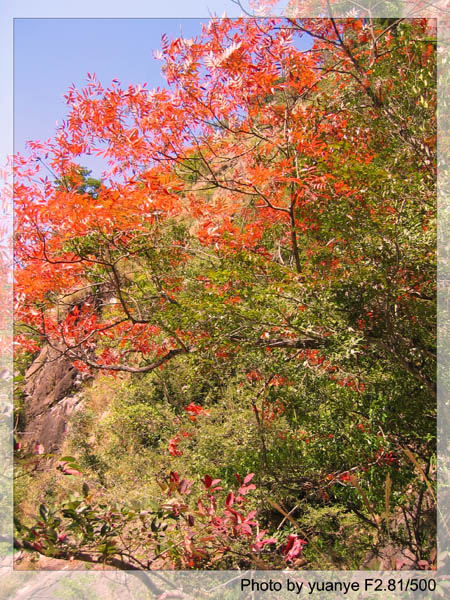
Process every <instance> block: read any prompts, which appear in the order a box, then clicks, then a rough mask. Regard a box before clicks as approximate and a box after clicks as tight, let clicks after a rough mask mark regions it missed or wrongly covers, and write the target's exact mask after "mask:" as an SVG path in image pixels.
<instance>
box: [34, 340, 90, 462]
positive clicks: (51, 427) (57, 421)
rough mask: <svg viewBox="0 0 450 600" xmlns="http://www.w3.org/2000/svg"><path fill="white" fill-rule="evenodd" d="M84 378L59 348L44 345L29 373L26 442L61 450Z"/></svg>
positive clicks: (80, 397)
mask: <svg viewBox="0 0 450 600" xmlns="http://www.w3.org/2000/svg"><path fill="white" fill-rule="evenodd" d="M82 381H83V377H82V376H81V374H80V373H79V371H78V370H77V369H76V368H75V367H74V366H73V365H72V363H71V362H70V360H69V359H67V358H66V357H65V356H62V355H61V353H60V352H58V350H56V349H54V348H51V347H50V346H47V345H46V346H44V347H43V349H42V350H41V352H40V353H39V356H38V357H37V358H36V359H35V360H34V362H33V364H32V365H31V367H30V368H29V369H28V371H27V372H26V373H25V385H24V392H25V421H26V427H25V431H24V432H22V440H23V443H24V444H25V445H26V446H28V447H30V446H32V445H34V444H36V443H39V444H42V446H43V447H44V452H45V453H50V452H55V451H57V450H58V449H59V448H60V447H61V445H62V442H63V441H64V438H65V435H66V432H67V422H68V419H69V417H70V415H71V414H72V413H73V412H74V411H75V410H76V409H77V407H78V405H79V404H80V402H81V400H82V395H81V393H80V392H77V389H78V388H79V387H80V385H81V383H82Z"/></svg>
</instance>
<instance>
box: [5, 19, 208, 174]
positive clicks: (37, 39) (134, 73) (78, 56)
mask: <svg viewBox="0 0 450 600" xmlns="http://www.w3.org/2000/svg"><path fill="white" fill-rule="evenodd" d="M201 22H202V21H201V20H200V19H178V18H172V19H145V18H144V19H108V18H105V19H16V20H15V22H14V150H15V151H16V152H17V151H18V152H23V151H24V149H25V144H26V142H27V141H28V140H46V139H48V138H49V137H52V136H53V134H54V132H55V128H56V124H57V122H59V123H61V121H62V119H63V118H65V116H66V115H67V110H68V106H67V105H66V104H65V100H64V98H63V95H64V94H65V93H66V92H67V89H68V87H69V86H70V85H71V84H72V83H73V84H75V86H76V87H77V88H81V87H83V86H84V85H85V83H86V75H87V73H88V72H89V73H95V74H96V75H97V78H98V80H99V81H100V82H101V83H102V84H103V85H104V86H105V87H107V86H109V85H110V84H111V80H112V79H114V78H117V79H118V80H119V81H120V82H121V84H122V85H123V86H124V87H126V86H128V84H130V83H131V84H143V83H147V84H148V88H149V89H152V88H154V87H157V86H164V85H165V80H164V78H163V77H162V76H161V66H162V63H161V61H159V60H155V58H154V57H153V52H154V51H155V50H157V49H159V48H160V41H161V35H162V33H166V34H167V35H168V36H169V37H177V36H179V35H183V36H184V37H193V36H195V35H197V34H198V33H199V32H200V29H201ZM84 162H85V163H86V162H87V163H89V164H86V165H85V166H88V167H89V168H93V169H94V170H95V169H96V167H98V168H100V165H101V162H100V161H99V159H95V158H93V157H92V158H89V159H86V160H85V161H84Z"/></svg>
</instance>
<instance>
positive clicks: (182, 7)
mask: <svg viewBox="0 0 450 600" xmlns="http://www.w3.org/2000/svg"><path fill="white" fill-rule="evenodd" d="M224 12H226V13H227V15H228V16H230V17H233V16H239V14H240V10H239V9H238V7H237V6H236V5H235V4H233V3H232V1H231V0H190V1H189V2H186V1H185V0H169V1H167V2H161V1H160V0H126V2H124V1H123V0H63V1H61V0H39V2H36V0H20V1H17V0H1V1H0V80H1V81H2V93H1V94H0V121H1V125H2V135H0V163H1V167H3V166H4V164H5V162H6V158H7V156H10V155H11V154H12V152H13V29H14V20H15V19H55V18H68V19H77V18H78V19H79V18H81V19H89V18H96V19H112V18H136V19H144V18H157V19H162V18H174V19H178V20H179V19H181V18H192V17H195V18H203V19H205V18H208V17H209V16H210V15H212V14H216V15H218V16H221V15H222V14H223V13H224ZM16 22H17V21H16ZM35 23H37V21H35ZM54 35H55V36H57V35H58V34H57V32H55V33H54ZM80 35H81V34H80ZM97 41H98V38H97V37H96V36H94V37H93V38H89V39H88V40H87V42H86V46H87V47H86V48H84V49H82V48H78V49H77V50H76V52H77V53H78V56H79V57H80V59H81V57H82V56H86V53H88V52H89V49H90V48H91V47H93V46H94V45H95V44H97ZM100 41H101V40H100ZM131 41H132V42H133V44H136V43H138V42H139V41H140V40H131ZM105 43H106V40H105ZM117 43H118V41H117ZM24 44H25V45H24ZM24 44H22V48H21V52H27V51H28V57H29V59H28V62H29V66H30V67H31V68H30V75H29V76H30V86H29V87H28V89H25V92H24V93H25V94H28V95H29V96H31V97H32V96H33V95H34V96H35V97H36V102H40V103H44V105H45V101H44V98H43V95H44V93H45V90H43V89H41V88H44V87H51V88H52V89H54V90H56V92H57V94H58V98H60V96H61V93H63V88H64V85H63V84H64V80H63V81H61V82H58V81H56V80H55V74H54V73H52V72H51V71H50V70H49V69H46V68H45V67H46V63H42V59H41V62H39V60H37V57H39V56H42V53H43V51H44V46H45V45H47V44H48V46H51V52H52V53H53V55H55V56H54V57H53V59H54V62H56V63H57V62H58V57H60V56H61V55H62V54H64V53H66V52H67V51H68V43H67V40H65V39H62V40H61V38H59V45H57V44H56V43H55V39H53V41H52V38H51V37H49V38H48V39H47V40H43V41H42V45H38V46H34V45H32V44H31V41H30V44H28V49H27V48H26V45H27V44H26V39H25V40H24ZM16 48H17V46H16ZM17 51H19V49H18V48H17ZM75 56H76V54H75ZM98 56H100V54H99V55H98ZM136 60H137V59H136V56H135V57H133V58H132V60H131V61H130V62H131V65H129V66H133V62H134V61H136ZM61 62H62V61H61ZM107 62H109V61H105V63H107ZM79 66H80V68H81V66H82V64H81V60H80V65H79ZM42 70H44V74H43V75H42ZM85 70H86V71H93V70H94V69H92V67H91V66H89V67H88V68H86V69H85ZM39 71H41V76H40V77H39V76H38V73H39ZM34 75H36V76H37V81H38V88H37V89H33V88H32V87H31V80H32V78H33V77H34ZM99 75H100V73H99ZM70 79H71V80H73V77H72V78H70ZM65 81H67V78H66V79H65ZM59 83H61V86H60V87H58V85H59ZM70 83H72V81H71V82H70ZM74 83H75V82H74ZM25 88H26V86H25ZM21 94H22V92H21ZM56 102H57V103H56V105H54V106H53V108H54V109H55V112H54V115H55V119H54V120H56V119H57V118H58V116H57V115H58V114H61V113H58V110H61V104H60V100H58V99H57V101H56ZM58 103H59V104H58ZM30 112H31V110H30ZM33 112H34V114H37V113H36V111H35V110H34V109H33ZM16 116H17V115H16ZM37 119H38V120H40V119H44V115H42V114H41V115H39V116H38V117H37ZM21 120H22V117H21ZM23 122H25V117H24V119H23ZM42 125H43V124H42ZM53 130H54V125H53ZM30 133H31V135H30V136H29V137H34V135H33V131H32V130H30ZM51 134H52V131H50V132H49V133H48V134H44V135H40V137H45V136H47V137H48V136H49V135H51ZM17 135H18V140H17V141H18V143H19V141H21V140H23V139H24V137H27V136H26V135H24V134H23V133H22V132H19V131H18V134H17ZM20 136H23V137H20ZM17 149H19V148H18V146H17Z"/></svg>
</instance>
